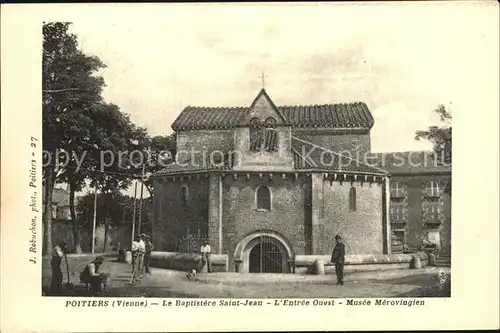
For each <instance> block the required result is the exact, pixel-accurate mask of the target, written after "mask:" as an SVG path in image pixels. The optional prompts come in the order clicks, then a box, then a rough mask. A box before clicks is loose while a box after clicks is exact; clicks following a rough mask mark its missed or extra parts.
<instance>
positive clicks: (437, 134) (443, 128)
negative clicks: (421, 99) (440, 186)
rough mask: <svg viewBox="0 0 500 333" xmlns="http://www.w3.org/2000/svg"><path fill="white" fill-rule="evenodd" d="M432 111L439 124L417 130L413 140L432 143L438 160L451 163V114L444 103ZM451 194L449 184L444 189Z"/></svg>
mask: <svg viewBox="0 0 500 333" xmlns="http://www.w3.org/2000/svg"><path fill="white" fill-rule="evenodd" d="M433 112H435V113H437V114H438V115H439V117H440V120H441V125H440V126H430V127H429V128H428V129H427V130H421V131H417V132H416V133H415V140H428V141H429V142H431V143H432V145H433V150H434V152H435V155H436V158H437V159H438V162H440V163H441V164H446V165H451V163H452V145H451V138H452V126H451V120H452V116H451V114H450V112H449V111H447V110H446V108H445V106H444V105H439V106H438V107H437V108H436V109H435V110H434V111H433ZM445 191H446V192H447V193H449V194H451V184H449V186H448V187H447V188H446V189H445Z"/></svg>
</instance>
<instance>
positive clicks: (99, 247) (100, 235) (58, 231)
mask: <svg viewBox="0 0 500 333" xmlns="http://www.w3.org/2000/svg"><path fill="white" fill-rule="evenodd" d="M131 228H132V227H131V224H130V226H129V225H124V226H121V227H111V226H110V227H109V229H108V235H107V236H108V238H107V244H106V252H111V251H114V250H115V249H116V248H117V246H118V245H119V246H120V247H122V248H128V247H130V244H131V241H132V229H131ZM80 237H81V243H80V245H81V247H82V251H83V252H84V253H89V252H91V251H92V230H81V231H80ZM62 240H65V241H66V242H67V243H68V248H69V250H70V251H71V252H73V251H74V249H75V242H74V238H73V229H72V227H71V221H68V220H52V245H53V246H55V245H56V244H57V243H59V242H60V241H62ZM103 251H104V225H103V224H100V225H98V226H97V227H96V242H95V252H96V253H101V252H103Z"/></svg>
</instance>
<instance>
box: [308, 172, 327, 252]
mask: <svg viewBox="0 0 500 333" xmlns="http://www.w3.org/2000/svg"><path fill="white" fill-rule="evenodd" d="M310 176H311V178H310V179H311V183H310V184H311V185H310V186H311V225H312V230H311V237H312V240H311V241H312V244H311V249H312V254H319V253H322V250H323V232H324V228H323V214H322V209H323V174H321V173H312V174H311V175H310Z"/></svg>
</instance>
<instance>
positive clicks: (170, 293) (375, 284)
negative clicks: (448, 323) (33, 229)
mask: <svg viewBox="0 0 500 333" xmlns="http://www.w3.org/2000/svg"><path fill="white" fill-rule="evenodd" d="M90 260H91V257H90V256H80V257H68V261H69V274H70V282H71V283H73V284H74V285H75V287H74V288H73V290H65V294H66V295H74V296H84V294H83V291H82V286H81V285H80V282H79V273H80V272H81V271H82V270H83V268H84V267H85V264H86V263H88V262H89V261H90ZM43 265H44V266H43V286H44V290H46V288H47V287H48V286H49V285H50V274H51V269H50V261H49V260H47V259H44V262H43ZM62 270H63V273H64V275H65V277H64V282H65V283H66V282H67V278H66V267H65V265H64V264H63V267H62ZM101 271H102V272H107V273H110V274H111V276H110V279H109V280H108V288H107V292H105V293H103V295H102V296H123V297H140V296H145V297H202V298H210V297H218V298H219V297H220V298H230V297H241V298H266V297H268V298H281V297H298V298H304V297H315V298H328V297H339V298H347V297H353V298H354V297H419V296H421V297H424V296H428V297H429V296H432V297H437V296H441V297H443V296H449V285H450V284H449V280H450V269H449V268H443V267H426V268H422V269H415V270H410V269H404V270H390V271H374V272H355V273H354V272H353V273H348V274H346V277H345V284H344V285H343V286H336V285H335V282H336V280H335V275H322V276H317V275H294V274H237V273H211V274H200V275H199V276H198V277H197V278H196V279H193V280H188V279H187V278H186V277H185V275H186V274H185V272H181V271H174V270H167V269H161V268H153V269H152V275H151V276H149V275H145V276H144V278H143V279H142V280H141V281H140V282H138V283H137V284H135V285H127V282H128V281H129V279H130V275H131V266H129V265H127V264H124V263H119V262H116V260H115V259H114V258H107V259H106V261H105V262H104V263H103V265H102V267H101ZM439 271H443V272H444V273H445V274H446V277H447V283H445V284H440V283H439V280H438V272H439Z"/></svg>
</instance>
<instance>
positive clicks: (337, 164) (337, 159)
mask: <svg viewBox="0 0 500 333" xmlns="http://www.w3.org/2000/svg"><path fill="white" fill-rule="evenodd" d="M292 152H293V162H294V168H295V169H296V170H313V171H337V172H348V173H362V174H376V175H385V174H387V172H386V171H385V170H382V169H380V168H378V167H375V166H371V165H368V164H365V163H363V162H361V161H358V160H355V159H352V158H350V157H348V156H345V155H342V154H339V153H336V152H333V151H330V150H328V149H325V148H323V147H320V146H317V145H315V144H313V143H311V142H308V141H305V140H302V139H299V138H297V137H292Z"/></svg>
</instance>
